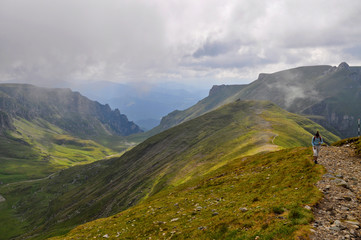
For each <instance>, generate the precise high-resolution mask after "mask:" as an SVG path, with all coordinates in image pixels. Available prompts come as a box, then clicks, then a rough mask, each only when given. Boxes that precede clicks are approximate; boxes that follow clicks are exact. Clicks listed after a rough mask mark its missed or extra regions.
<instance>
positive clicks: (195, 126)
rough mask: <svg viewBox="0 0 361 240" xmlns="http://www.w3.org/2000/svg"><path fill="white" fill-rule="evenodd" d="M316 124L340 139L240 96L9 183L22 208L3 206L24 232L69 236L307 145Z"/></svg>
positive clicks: (8, 193)
mask: <svg viewBox="0 0 361 240" xmlns="http://www.w3.org/2000/svg"><path fill="white" fill-rule="evenodd" d="M313 129H320V130H321V131H322V132H323V133H324V138H325V140H326V141H327V142H333V141H336V140H338V139H339V138H338V137H337V136H335V135H334V134H332V133H330V132H328V131H327V130H325V129H324V128H323V127H321V126H319V125H317V124H316V123H314V122H312V121H310V120H308V119H307V118H305V117H302V116H298V115H296V114H292V113H289V112H287V111H285V110H283V109H281V108H280V107H278V106H276V105H275V104H273V103H271V102H269V101H236V102H233V103H230V104H227V105H225V106H223V107H220V108H218V109H217V110H215V111H212V112H209V113H207V114H204V115H202V116H200V117H197V118H195V119H193V120H190V121H187V122H184V123H182V124H180V125H178V126H176V127H173V128H171V129H168V130H166V131H164V132H162V133H160V134H157V135H155V136H153V137H151V138H149V139H147V140H146V141H144V142H142V143H140V144H139V145H137V146H136V147H134V148H132V149H131V150H129V151H128V152H126V153H125V154H123V155H122V156H121V157H114V158H111V159H109V160H103V161H98V162H95V163H92V164H90V165H82V166H77V167H73V168H69V169H65V170H63V171H61V172H58V173H57V174H55V175H53V176H52V177H51V178H49V179H45V180H43V181H41V182H38V183H37V184H24V183H23V184H13V185H11V186H4V187H2V188H1V190H0V191H1V194H2V195H3V196H5V198H7V199H8V201H7V204H8V207H9V208H10V207H11V206H15V207H14V208H13V209H9V208H5V209H4V210H3V211H5V212H6V211H10V212H11V213H8V216H9V217H8V219H12V222H15V223H16V225H17V226H22V228H21V230H19V229H16V230H14V232H15V233H16V234H19V233H22V235H21V238H22V237H35V239H43V238H46V237H48V236H53V235H58V234H62V233H65V232H66V231H68V230H69V229H71V228H72V227H74V226H76V225H78V224H81V223H83V222H85V221H90V220H94V219H97V218H101V217H106V216H110V215H112V214H115V213H117V212H119V211H122V210H125V209H127V208H129V207H132V206H134V205H136V204H138V203H140V202H143V201H145V200H147V199H148V198H149V197H151V196H154V195H156V194H158V193H160V192H162V191H163V190H165V189H172V188H173V187H177V186H181V185H184V184H187V183H189V182H192V181H193V180H195V179H200V178H202V177H204V176H206V175H207V174H211V173H214V172H215V171H217V170H218V169H220V168H222V167H224V166H227V165H228V164H229V163H231V162H233V161H235V160H236V159H242V158H243V157H246V156H250V155H254V154H257V153H259V154H260V153H265V152H269V151H275V150H279V149H284V148H290V147H295V146H307V145H309V141H310V138H311V136H312V134H311V132H312V130H313ZM290 133H292V134H290ZM19 193H21V194H19ZM30 193H31V197H29V194H30ZM45 206H48V207H45ZM0 215H1V212H0ZM15 233H13V234H15ZM9 234H10V233H9Z"/></svg>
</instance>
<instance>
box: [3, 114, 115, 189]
mask: <svg viewBox="0 0 361 240" xmlns="http://www.w3.org/2000/svg"><path fill="white" fill-rule="evenodd" d="M14 126H15V127H16V131H13V132H8V133H6V134H5V135H2V136H0V163H1V166H2V167H1V170H0V181H1V182H3V183H11V182H17V181H24V180H31V179H37V178H43V177H45V176H48V175H49V174H51V173H53V172H55V171H57V170H60V169H62V168H66V167H70V166H74V165H77V164H84V163H90V162H94V161H97V160H99V159H102V158H105V157H106V156H108V155H112V154H115V153H116V152H115V151H113V150H111V149H109V148H106V147H104V146H102V145H100V144H98V143H96V142H94V141H92V140H84V139H79V138H76V137H73V136H70V135H67V133H66V132H64V131H63V130H61V129H60V128H57V127H56V126H54V125H52V124H50V123H48V122H46V121H44V120H40V119H38V120H37V121H35V122H29V121H26V120H24V119H19V120H17V119H15V120H14Z"/></svg>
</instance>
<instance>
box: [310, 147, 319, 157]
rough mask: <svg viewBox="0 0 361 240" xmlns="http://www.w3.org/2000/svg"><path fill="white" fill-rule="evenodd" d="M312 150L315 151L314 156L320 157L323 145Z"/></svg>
mask: <svg viewBox="0 0 361 240" xmlns="http://www.w3.org/2000/svg"><path fill="white" fill-rule="evenodd" d="M312 149H313V156H314V157H318V155H319V154H320V150H321V145H318V146H313V147H312Z"/></svg>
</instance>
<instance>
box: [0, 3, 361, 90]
mask: <svg viewBox="0 0 361 240" xmlns="http://www.w3.org/2000/svg"><path fill="white" fill-rule="evenodd" d="M360 12H361V1H359V0H348V1H341V0H338V1H336V0H311V1H309V0H300V1H299V0H280V1H278V0H275V1H272V0H247V1H246V0H234V1H232V0H223V1H219V0H217V1H214V0H129V1H128V0H0V82H11V81H21V82H32V83H38V84H44V85H51V84H55V83H56V82H59V81H63V80H67V81H97V80H107V81H114V82H122V83H124V82H133V83H143V82H148V83H155V82H162V81H176V82H182V83H192V84H198V85H205V84H221V83H247V82H250V81H253V80H255V79H256V78H257V76H258V74H259V73H260V72H275V71H279V70H283V69H286V68H292V67H297V66H304V65H322V64H327V65H338V64H339V63H340V62H342V61H346V62H348V63H349V64H350V65H361V41H360V39H361V27H360V26H359V25H360V23H361V14H360Z"/></svg>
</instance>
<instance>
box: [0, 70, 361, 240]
mask: <svg viewBox="0 0 361 240" xmlns="http://www.w3.org/2000/svg"><path fill="white" fill-rule="evenodd" d="M360 70H361V69H360V68H359V67H350V66H349V65H348V64H346V63H341V64H340V65H339V66H338V67H332V66H326V65H325V66H310V67H300V68H295V69H289V70H285V71H281V72H276V73H272V74H260V75H259V77H258V79H257V80H256V81H254V82H252V83H250V84H245V85H221V86H214V87H213V88H212V89H211V90H210V92H209V96H208V97H206V98H204V99H202V100H201V101H199V102H198V103H196V104H195V105H193V106H192V107H190V108H188V109H186V110H183V111H179V110H177V111H173V112H171V113H170V114H168V115H167V116H165V117H164V118H163V119H162V121H161V123H160V125H159V126H158V127H156V128H154V129H152V130H151V131H149V132H147V133H140V132H141V131H140V128H139V127H137V126H136V125H135V124H134V123H132V122H129V121H128V120H127V118H126V117H125V116H124V115H121V114H120V112H119V111H116V110H111V109H110V107H109V106H107V105H102V104H99V103H97V102H94V101H90V100H89V99H87V98H85V97H83V96H81V95H80V94H79V93H76V92H75V93H74V92H72V91H71V90H69V89H42V88H37V87H34V86H31V85H4V86H1V87H3V88H4V89H5V90H4V91H0V99H1V100H0V103H1V106H2V107H3V108H0V109H1V111H0V121H1V122H0V123H1V124H0V126H1V135H0V140H1V145H0V146H1V147H0V149H1V152H0V153H1V154H2V155H0V161H2V162H1V164H2V165H1V166H6V167H5V168H2V170H1V171H2V172H0V177H1V178H2V179H5V180H3V181H5V184H0V236H3V238H4V239H12V238H14V239H24V238H30V239H46V238H49V237H53V236H59V237H56V238H55V239H76V238H79V239H89V238H92V239H93V238H102V239H103V238H111V239H117V238H124V239H144V238H147V239H148V238H149V237H151V238H154V239H159V238H178V239H187V238H188V239H189V238H195V239H256V238H258V239H294V238H305V237H307V236H308V233H309V223H310V222H311V221H312V211H310V210H309V206H312V205H314V204H316V203H317V201H319V200H320V199H321V197H322V195H321V193H320V192H319V191H318V189H317V188H316V187H315V183H316V182H317V181H318V180H319V179H320V178H321V176H322V174H324V169H323V168H322V166H318V165H314V164H313V163H312V162H311V160H310V159H311V149H310V148H307V146H309V145H310V140H311V137H312V135H313V134H314V132H315V130H318V131H320V132H321V134H322V136H323V138H324V141H325V142H326V143H327V144H330V143H333V142H335V141H338V140H339V139H340V137H344V136H349V135H354V134H353V127H355V125H356V121H355V120H356V119H357V118H358V116H359V114H360V111H361V110H359V109H358V108H357V106H358V103H359V102H360V101H359V100H360V99H359V98H360V89H361V77H360V76H361V73H360ZM0 90H1V88H0ZM29 92H33V93H36V94H29ZM123 120H124V121H123ZM125 120H126V121H125ZM313 120H314V121H313ZM123 122H124V125H123ZM316 122H318V123H320V124H318V123H316ZM84 129H86V130H84ZM132 133H138V134H135V135H129V134H132ZM126 135H129V136H126ZM147 137H148V138H147ZM144 138H147V139H146V140H144V141H142V142H140V143H139V142H138V143H139V144H137V145H136V146H134V143H133V144H132V143H131V141H133V140H135V141H139V140H140V139H144ZM125 149H128V150H127V151H126V152H124V153H122V154H116V153H119V152H121V151H124V150H125ZM97 154H98V155H97ZM114 154H116V155H114ZM100 159H102V160H101V161H96V162H93V161H95V160H100ZM89 162H92V163H89ZM29 163H30V164H29ZM79 163H83V164H79ZM84 163H88V164H84ZM22 164H24V166H23V168H21V167H20V168H19V167H18V169H23V172H22V173H19V172H16V171H17V170H18V169H17V168H16V167H17V166H22ZM34 164H35V165H34ZM73 165H77V166H73ZM32 166H35V167H32ZM40 166H42V167H40ZM54 166H55V167H54ZM69 166H72V167H69ZM4 169H5V170H6V171H5V172H4ZM37 169H40V170H41V171H40V173H39V172H38V173H36V171H33V170H37ZM60 169H61V170H60ZM15 170H16V171H15ZM56 170H57V171H56ZM29 171H30V172H35V175H34V176H31V175H29ZM14 173H16V174H18V175H17V176H16V177H14ZM9 176H10V177H9ZM40 177H41V178H40ZM307 206H308V208H307ZM114 214H116V215H114ZM93 220H95V221H93ZM86 222H89V223H87V224H85V225H82V224H84V223H86ZM74 227H76V228H75V229H73V228H74ZM71 229H73V230H72V231H70V230H71ZM69 231H70V232H69ZM64 234H65V235H64Z"/></svg>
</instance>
